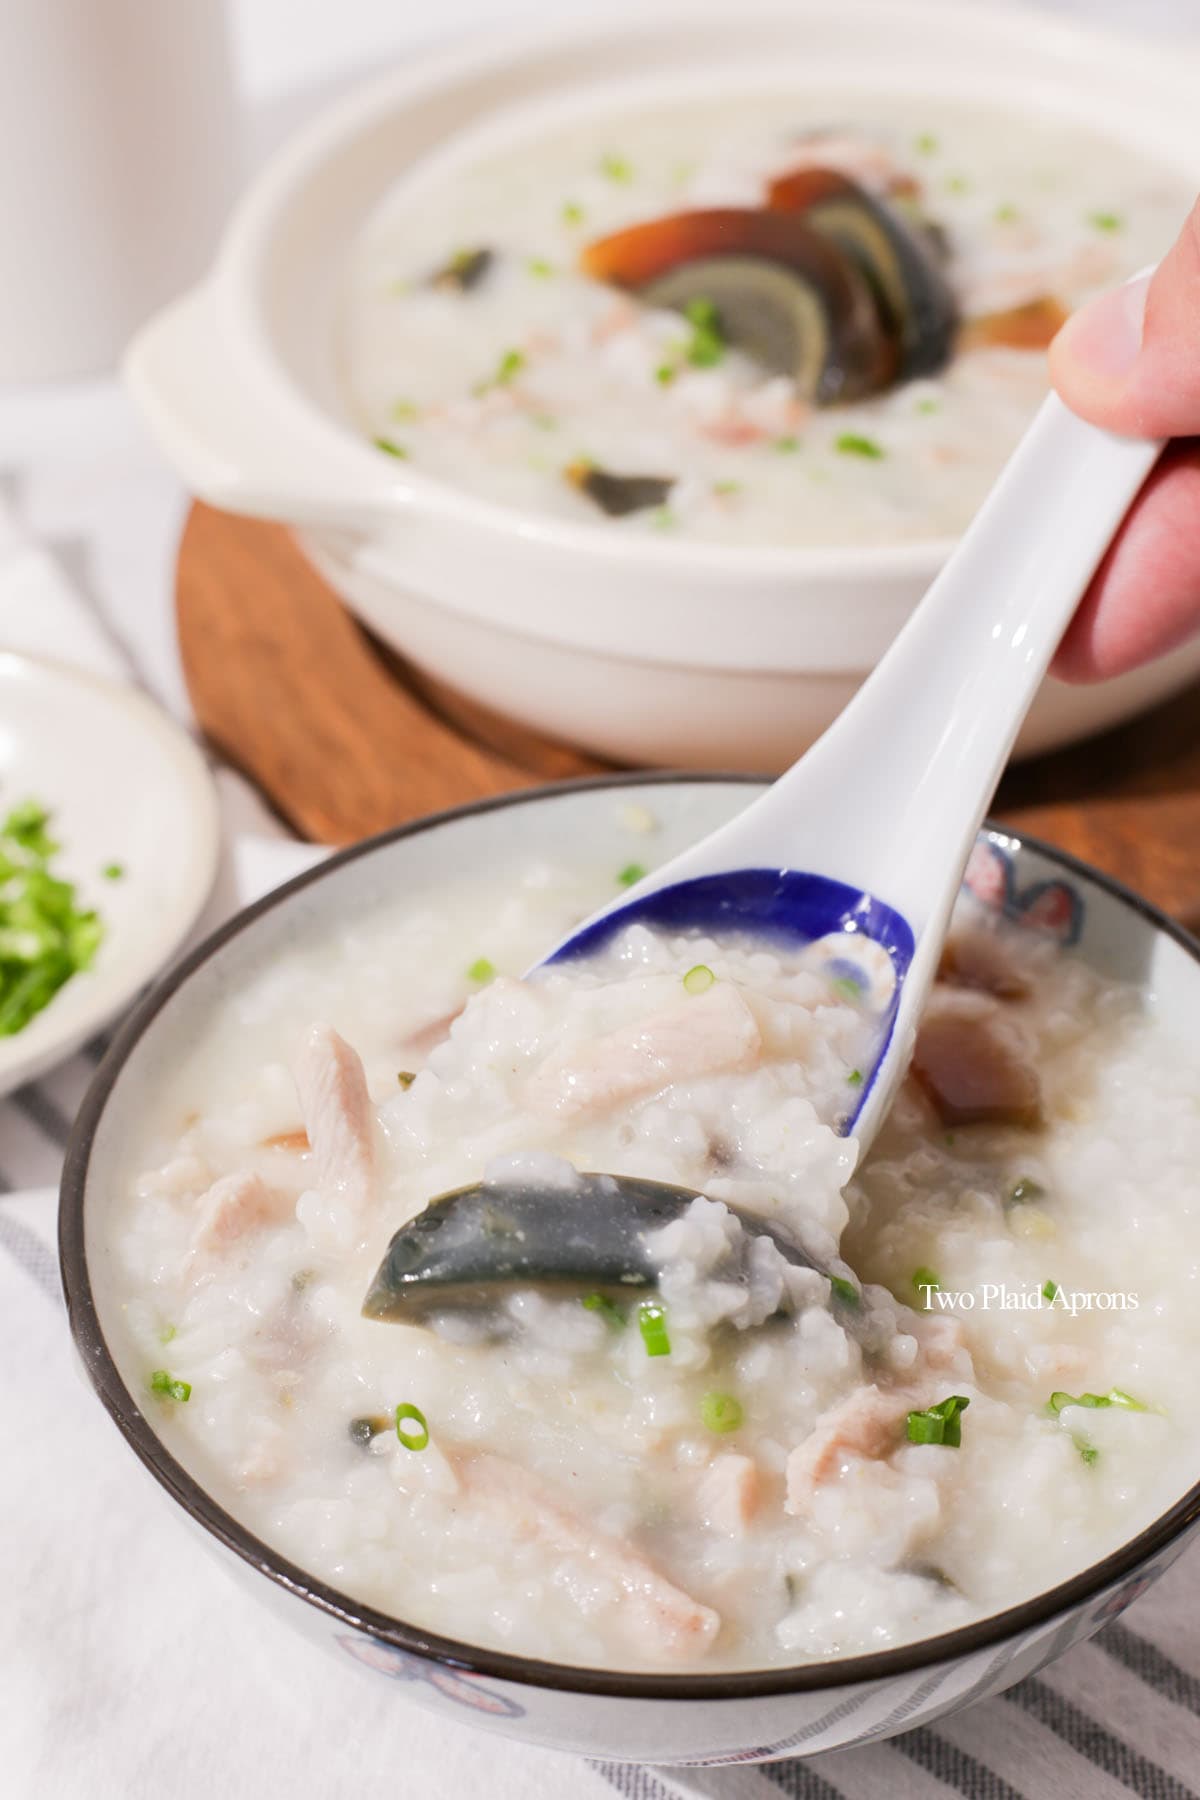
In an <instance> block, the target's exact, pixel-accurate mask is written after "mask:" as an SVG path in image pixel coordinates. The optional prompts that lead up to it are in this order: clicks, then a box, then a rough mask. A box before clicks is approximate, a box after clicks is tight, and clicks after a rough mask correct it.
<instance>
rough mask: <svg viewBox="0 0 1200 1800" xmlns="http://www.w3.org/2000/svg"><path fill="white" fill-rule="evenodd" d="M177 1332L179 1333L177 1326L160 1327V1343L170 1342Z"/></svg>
mask: <svg viewBox="0 0 1200 1800" xmlns="http://www.w3.org/2000/svg"><path fill="white" fill-rule="evenodd" d="M177 1334H178V1327H177V1326H175V1325H163V1326H162V1327H161V1328H160V1330H159V1333H158V1341H159V1343H160V1344H169V1343H170V1342H171V1339H172V1338H173V1337H175V1336H176V1335H177Z"/></svg>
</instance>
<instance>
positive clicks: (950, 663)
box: [767, 394, 1162, 934]
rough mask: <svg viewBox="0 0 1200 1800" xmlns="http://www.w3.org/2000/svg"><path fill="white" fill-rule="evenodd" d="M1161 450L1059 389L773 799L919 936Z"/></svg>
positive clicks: (828, 859)
mask: <svg viewBox="0 0 1200 1800" xmlns="http://www.w3.org/2000/svg"><path fill="white" fill-rule="evenodd" d="M1161 448H1162V446H1161V444H1158V443H1148V442H1143V441H1141V440H1137V439H1132V438H1119V437H1115V436H1113V435H1112V434H1111V433H1110V432H1106V431H1101V430H1100V429H1099V428H1098V427H1096V426H1094V425H1088V424H1086V423H1085V422H1084V421H1083V420H1082V419H1079V418H1077V417H1076V416H1075V414H1074V413H1072V412H1070V411H1068V409H1067V408H1066V407H1065V406H1064V405H1063V403H1062V401H1061V400H1059V398H1058V397H1057V395H1055V394H1051V395H1050V396H1049V398H1048V399H1046V400H1045V401H1044V402H1043V404H1042V407H1041V410H1040V412H1039V413H1038V415H1037V417H1036V418H1035V420H1034V422H1033V424H1032V425H1031V427H1030V428H1029V430H1028V431H1027V432H1026V433H1025V435H1024V437H1023V438H1022V440H1021V442H1020V444H1019V445H1018V447H1017V449H1016V451H1015V452H1014V454H1013V455H1012V457H1011V458H1010V459H1009V462H1008V463H1007V465H1006V467H1005V469H1004V471H1003V473H1002V474H1001V476H1000V479H999V481H998V482H997V483H996V486H995V487H994V488H993V489H992V492H991V493H990V495H989V496H988V499H987V501H986V502H985V504H984V505H983V507H982V508H981V510H980V512H979V513H978V514H977V515H976V517H975V519H974V520H973V522H972V524H971V525H970V526H969V528H968V530H967V531H966V533H965V534H964V536H963V537H962V539H961V541H960V542H959V545H958V547H957V549H956V550H955V551H954V553H953V555H952V556H951V557H950V558H949V560H948V561H947V563H946V564H945V566H944V567H943V569H942V571H941V573H940V574H939V576H938V577H937V579H936V580H935V581H934V583H933V585H932V586H931V587H930V589H929V591H928V592H927V594H926V595H925V598H924V599H923V600H922V602H921V604H920V606H919V607H918V608H917V609H916V611H915V612H914V613H913V614H912V616H911V618H910V619H909V620H908V622H907V624H906V625H905V626H904V628H903V630H902V631H901V632H900V634H899V636H898V637H897V638H896V640H895V642H894V643H893V645H892V647H891V649H890V650H889V651H888V652H887V654H886V655H885V656H884V657H883V659H882V660H881V661H880V662H879V663H878V664H877V666H876V668H875V669H874V671H873V672H872V674H871V675H870V676H869V677H868V679H867V681H866V682H865V683H864V684H863V686H862V687H861V688H860V689H859V691H858V693H857V694H856V695H855V696H854V698H853V699H852V700H851V702H850V704H849V705H848V706H847V707H846V709H845V711H844V712H843V713H842V715H841V717H840V718H839V719H838V720H837V721H836V723H835V724H834V725H833V726H832V727H831V728H830V730H829V731H828V732H826V734H825V736H824V737H823V738H822V739H821V740H820V742H819V743H817V744H816V745H814V747H813V748H812V750H810V751H809V753H808V755H807V756H806V757H805V758H804V759H803V760H802V761H801V762H800V763H799V764H797V765H796V767H795V768H794V769H793V770H792V771H790V772H789V773H788V774H787V775H785V776H784V777H783V778H782V780H780V781H779V782H777V783H776V786H775V788H774V789H773V790H772V792H771V794H770V795H769V796H768V797H767V803H768V804H769V805H770V806H771V808H772V811H773V815H774V820H775V823H776V826H777V828H778V829H779V830H780V832H782V834H783V835H784V837H785V839H786V837H787V835H788V827H787V821H788V820H789V816H790V818H791V819H792V820H793V821H794V825H795V830H796V832H797V833H798V834H799V835H802V836H803V838H804V839H806V840H810V841H811V842H812V846H813V849H814V850H817V849H818V848H819V853H820V861H819V863H818V864H817V865H816V866H819V867H820V868H821V869H822V871H823V872H825V873H828V874H830V875H833V876H836V877H838V878H839V879H842V880H846V881H849V882H851V883H861V884H862V885H863V886H864V887H865V888H868V889H869V890H870V891H873V892H875V893H878V894H880V895H882V896H883V897H884V898H886V899H887V901H888V902H889V904H891V905H892V906H895V907H898V908H899V909H900V910H901V911H902V912H903V913H904V914H905V916H906V917H907V918H908V919H909V922H910V924H911V925H912V926H913V928H914V930H915V931H916V932H917V933H918V934H919V933H920V932H921V931H923V930H924V928H925V927H926V926H927V925H929V924H930V923H932V922H934V921H935V920H936V919H937V918H938V917H939V916H940V914H941V913H942V911H943V910H944V906H948V904H949V903H950V901H952V899H953V894H954V890H955V886H956V881H951V882H950V883H949V890H948V896H947V886H948V883H947V877H948V876H949V875H950V874H951V871H957V870H958V869H961V868H962V866H963V865H964V864H965V862H966V858H967V855H968V853H969V851H970V848H971V845H972V843H973V842H974V839H975V833H976V831H977V829H978V827H979V823H980V820H981V819H982V817H983V815H984V812H985V810H986V807H987V805H988V802H989V801H990V799H991V795H992V791H993V789H994V787H995V784H996V782H997V780H998V779H999V776H1000V773H1001V771H1002V769H1003V767H1004V764H1005V762H1006V760H1007V758H1008V754H1009V751H1010V750H1011V749H1012V746H1013V742H1014V740H1015V738H1016V735H1017V732H1018V731H1019V729H1020V726H1021V723H1022V721H1023V719H1024V717H1025V714H1026V712H1027V711H1028V709H1029V705H1030V703H1031V701H1032V700H1033V697H1034V694H1035V692H1036V690H1037V687H1038V684H1039V683H1040V681H1041V680H1042V677H1043V676H1044V674H1045V672H1046V669H1047V667H1048V666H1049V663H1050V660H1051V658H1052V656H1053V655H1054V651H1055V649H1056V647H1057V645H1058V643H1059V640H1060V638H1061V637H1062V635H1063V632H1064V631H1065V630H1066V627H1067V625H1068V623H1069V621H1070V619H1071V615H1072V613H1073V612H1074V610H1075V607H1076V606H1077V605H1078V602H1079V600H1080V598H1081V597H1082V595H1083V593H1084V591H1085V589H1086V587H1087V584H1088V582H1089V581H1090V579H1091V577H1092V575H1093V573H1094V572H1095V570H1096V567H1097V565H1098V564H1099V562H1100V559H1101V557H1102V556H1103V555H1104V552H1105V550H1106V549H1107V548H1108V545H1109V544H1110V542H1111V541H1112V538H1113V536H1114V534H1115V533H1116V531H1117V528H1118V526H1119V525H1120V523H1121V521H1122V519H1123V518H1124V517H1125V514H1126V513H1127V512H1128V510H1129V508H1130V506H1131V505H1132V503H1133V500H1134V498H1135V496H1136V494H1137V492H1138V490H1139V489H1140V488H1141V486H1142V484H1143V483H1144V481H1145V480H1146V477H1147V475H1148V474H1149V473H1150V470H1151V468H1152V467H1153V465H1154V462H1155V460H1156V459H1157V457H1158V455H1159V452H1160V450H1161ZM793 786H794V787H795V790H796V791H795V794H794V795H793V793H792V791H791V790H792V788H793ZM839 787H840V789H841V792H842V794H843V795H844V804H843V805H842V807H841V808H840V809H838V808H835V807H833V806H831V805H830V804H829V801H830V796H831V794H832V793H833V792H834V791H836V789H837V788H839ZM822 800H823V801H824V804H823V805H822V804H821V802H822ZM814 802H816V806H815V808H814V806H813V803H814ZM776 809H777V810H776ZM816 814H819V815H820V816H819V817H818V816H815V815H816ZM868 846H869V849H868V848H867V847H868ZM780 848H781V849H783V850H784V851H785V852H787V853H788V854H789V856H791V848H790V847H789V845H788V844H787V843H786V841H785V842H783V843H781V845H780ZM794 848H795V850H796V852H798V854H797V855H795V856H794V858H793V859H792V860H793V866H798V867H801V868H804V867H808V866H810V864H811V858H806V855H805V851H806V849H807V844H803V845H802V844H796V845H795V846H794ZM868 857H869V861H870V863H871V865H872V866H871V867H866V866H865V862H866V860H867V858H868Z"/></svg>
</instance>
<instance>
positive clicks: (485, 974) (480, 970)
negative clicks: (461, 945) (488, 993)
mask: <svg viewBox="0 0 1200 1800" xmlns="http://www.w3.org/2000/svg"><path fill="white" fill-rule="evenodd" d="M495 979H496V965H495V963H492V962H489V961H488V959H487V957H486V956H477V957H476V958H475V961H474V962H473V963H472V964H471V966H470V968H469V969H468V970H467V980H468V981H477V982H478V983H479V985H480V987H484V986H486V984H487V983H488V982H489V981H495Z"/></svg>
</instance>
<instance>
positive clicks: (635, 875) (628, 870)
mask: <svg viewBox="0 0 1200 1800" xmlns="http://www.w3.org/2000/svg"><path fill="white" fill-rule="evenodd" d="M645 878H646V871H645V869H644V868H643V867H642V865H641V863H626V864H625V867H624V868H623V869H622V870H621V873H620V874H619V875H618V876H617V885H618V886H619V887H636V886H637V884H638V882H639V881H644V880H645Z"/></svg>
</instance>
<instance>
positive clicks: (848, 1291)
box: [829, 1275, 862, 1306]
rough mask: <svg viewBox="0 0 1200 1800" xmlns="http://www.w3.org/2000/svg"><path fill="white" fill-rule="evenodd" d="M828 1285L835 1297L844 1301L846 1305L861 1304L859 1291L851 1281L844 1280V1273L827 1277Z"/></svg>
mask: <svg viewBox="0 0 1200 1800" xmlns="http://www.w3.org/2000/svg"><path fill="white" fill-rule="evenodd" d="M829 1285H830V1287H831V1288H832V1289H833V1292H834V1293H835V1294H836V1295H837V1298H838V1299H839V1300H843V1301H845V1303H846V1305H847V1306H861V1305H862V1295H861V1293H860V1292H859V1290H858V1289H857V1288H856V1287H855V1285H854V1283H853V1282H852V1281H847V1280H846V1277H845V1276H844V1275H831V1276H830V1277H829Z"/></svg>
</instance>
